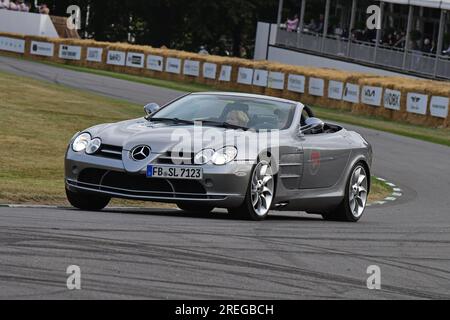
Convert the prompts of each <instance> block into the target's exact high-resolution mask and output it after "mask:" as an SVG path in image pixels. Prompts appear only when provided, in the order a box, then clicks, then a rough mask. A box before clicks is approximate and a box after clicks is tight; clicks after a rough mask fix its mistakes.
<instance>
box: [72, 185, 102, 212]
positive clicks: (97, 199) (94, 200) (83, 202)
mask: <svg viewBox="0 0 450 320" xmlns="http://www.w3.org/2000/svg"><path fill="white" fill-rule="evenodd" d="M66 196H67V200H68V201H69V203H70V204H71V205H72V206H74V207H75V208H78V209H81V210H87V211H100V210H102V209H103V208H105V207H106V206H107V205H108V203H109V201H111V198H110V197H106V196H102V195H96V194H90V193H83V192H73V191H70V190H69V189H67V188H66Z"/></svg>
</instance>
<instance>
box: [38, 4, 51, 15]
mask: <svg viewBox="0 0 450 320" xmlns="http://www.w3.org/2000/svg"><path fill="white" fill-rule="evenodd" d="M39 13H40V14H50V9H49V8H48V7H47V5H46V4H45V3H44V4H41V5H40V6H39Z"/></svg>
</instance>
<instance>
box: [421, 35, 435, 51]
mask: <svg viewBox="0 0 450 320" xmlns="http://www.w3.org/2000/svg"><path fill="white" fill-rule="evenodd" d="M422 51H423V53H433V45H432V44H431V41H430V39H428V38H425V40H424V41H423V46H422Z"/></svg>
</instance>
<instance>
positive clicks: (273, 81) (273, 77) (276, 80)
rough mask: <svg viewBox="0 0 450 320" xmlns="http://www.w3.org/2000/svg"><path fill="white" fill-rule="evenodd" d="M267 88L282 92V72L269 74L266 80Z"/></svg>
mask: <svg viewBox="0 0 450 320" xmlns="http://www.w3.org/2000/svg"><path fill="white" fill-rule="evenodd" d="M267 86H268V87H269V88H272V89H278V90H283V89H284V73H282V72H273V71H270V72H269V77H268V78H267Z"/></svg>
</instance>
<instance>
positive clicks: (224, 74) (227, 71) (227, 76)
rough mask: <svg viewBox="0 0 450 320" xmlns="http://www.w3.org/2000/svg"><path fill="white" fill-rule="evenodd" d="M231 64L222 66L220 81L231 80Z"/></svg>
mask: <svg viewBox="0 0 450 320" xmlns="http://www.w3.org/2000/svg"><path fill="white" fill-rule="evenodd" d="M231 69H232V67H231V66H222V68H221V69H220V77H219V80H220V81H227V82H228V81H231Z"/></svg>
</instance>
